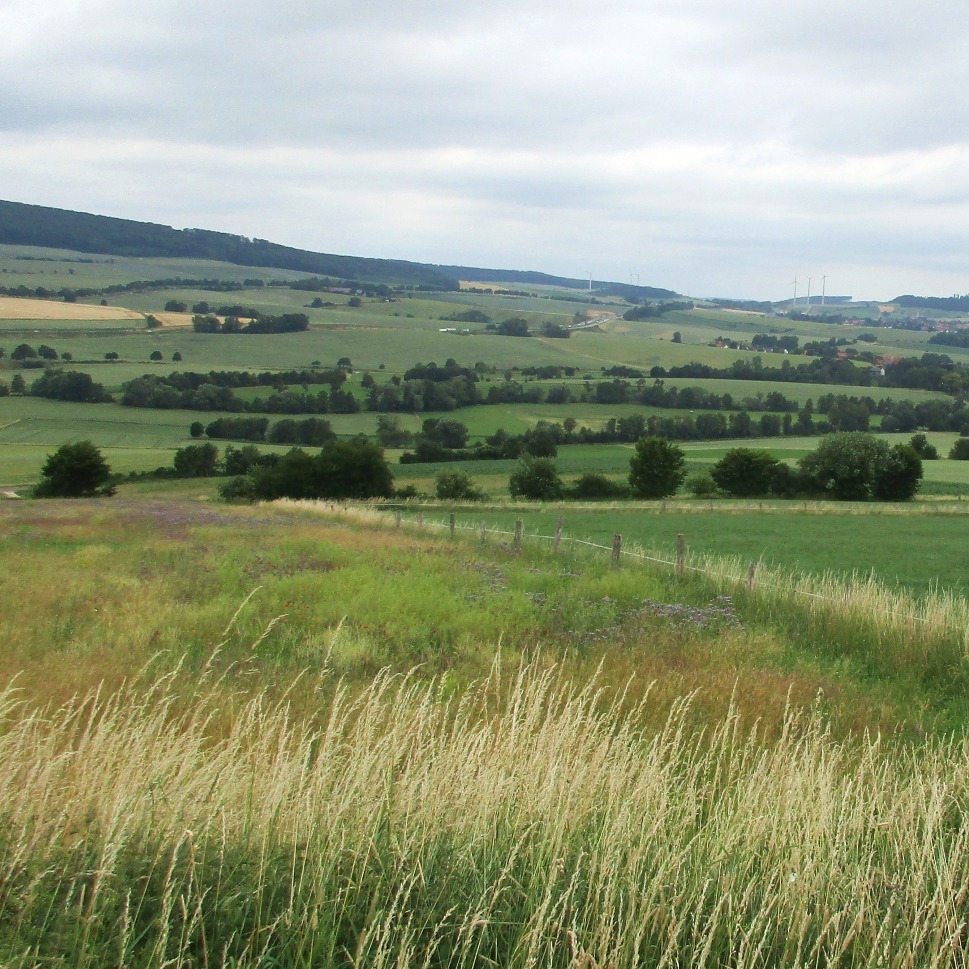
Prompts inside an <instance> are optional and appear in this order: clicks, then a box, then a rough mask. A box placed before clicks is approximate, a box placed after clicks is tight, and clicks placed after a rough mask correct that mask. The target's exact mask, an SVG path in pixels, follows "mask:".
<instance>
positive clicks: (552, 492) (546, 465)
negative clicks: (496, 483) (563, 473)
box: [508, 454, 563, 501]
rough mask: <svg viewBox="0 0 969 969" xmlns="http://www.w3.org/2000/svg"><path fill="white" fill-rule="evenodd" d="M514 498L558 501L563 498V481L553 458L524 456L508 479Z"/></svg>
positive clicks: (509, 488)
mask: <svg viewBox="0 0 969 969" xmlns="http://www.w3.org/2000/svg"><path fill="white" fill-rule="evenodd" d="M508 490H509V492H510V493H511V496H512V498H532V499H534V500H536V501H557V500H558V499H559V498H561V497H562V493H563V487H562V479H561V478H560V477H559V473H558V470H557V469H556V467H555V462H554V461H553V460H552V459H551V458H535V457H532V456H531V455H530V454H526V455H523V456H522V457H521V458H520V459H519V461H518V465H517V467H516V468H515V470H514V471H513V472H512V473H511V477H510V478H509V479H508Z"/></svg>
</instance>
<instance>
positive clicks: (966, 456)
mask: <svg viewBox="0 0 969 969" xmlns="http://www.w3.org/2000/svg"><path fill="white" fill-rule="evenodd" d="M949 460H950V461H969V437H960V438H959V439H958V440H957V441H956V442H955V444H953V445H952V448H951V450H950V451H949Z"/></svg>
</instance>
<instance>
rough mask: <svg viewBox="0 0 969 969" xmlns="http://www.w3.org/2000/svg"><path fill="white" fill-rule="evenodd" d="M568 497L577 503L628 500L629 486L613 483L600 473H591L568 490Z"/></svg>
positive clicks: (618, 482)
mask: <svg viewBox="0 0 969 969" xmlns="http://www.w3.org/2000/svg"><path fill="white" fill-rule="evenodd" d="M566 497H567V498H574V499H576V500H577V501H609V500H611V499H616V498H628V497H629V486H628V485H625V484H623V483H622V482H621V481H612V480H611V479H610V478H607V477H606V476H605V475H604V474H601V473H600V472H598V471H589V472H587V473H586V474H584V475H582V477H581V478H579V479H578V480H577V481H575V482H573V483H572V485H571V486H570V487H569V488H568V489H566Z"/></svg>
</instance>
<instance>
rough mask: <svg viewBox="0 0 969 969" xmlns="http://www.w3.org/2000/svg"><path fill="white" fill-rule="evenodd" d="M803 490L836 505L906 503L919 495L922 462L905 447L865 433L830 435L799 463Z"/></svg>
mask: <svg viewBox="0 0 969 969" xmlns="http://www.w3.org/2000/svg"><path fill="white" fill-rule="evenodd" d="M800 469H801V482H802V486H803V487H804V488H805V489H806V490H807V491H808V492H810V493H813V494H817V495H822V496H824V497H828V498H834V499H837V500H839V501H868V500H871V499H872V498H880V499H883V500H890V501H907V500H909V499H910V498H913V497H914V496H915V493H916V492H917V491H918V486H919V481H920V479H921V477H922V459H921V458H920V457H919V456H918V454H917V453H916V452H915V450H914V449H913V448H911V447H909V446H908V445H906V444H899V445H896V446H895V447H894V448H889V446H888V444H887V443H886V442H885V441H883V440H881V439H879V438H876V437H873V436H872V435H871V434H867V433H865V432H864V431H850V432H847V433H841V434H831V435H829V436H828V437H826V438H824V439H823V440H822V441H821V443H820V444H819V445H818V446H817V448H816V449H815V450H814V451H812V452H811V454H808V455H805V457H803V458H801V461H800Z"/></svg>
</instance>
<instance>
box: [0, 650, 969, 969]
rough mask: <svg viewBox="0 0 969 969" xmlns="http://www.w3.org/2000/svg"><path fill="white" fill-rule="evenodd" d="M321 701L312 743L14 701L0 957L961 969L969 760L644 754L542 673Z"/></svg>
mask: <svg viewBox="0 0 969 969" xmlns="http://www.w3.org/2000/svg"><path fill="white" fill-rule="evenodd" d="M324 693H325V694H326V696H327V697H328V699H327V700H326V701H323V700H322V699H321V709H320V711H319V715H318V717H317V718H316V719H315V721H314V722H312V723H310V722H307V721H305V720H298V719H296V718H295V717H294V716H293V715H292V713H291V712H290V711H289V709H288V708H287V705H286V703H285V701H282V702H270V701H269V700H268V699H267V698H266V697H265V696H257V697H255V698H251V699H242V698H239V700H238V703H237V705H236V708H235V710H234V716H233V717H232V718H231V719H228V720H227V718H226V717H225V716H224V706H225V704H226V702H227V701H226V699H225V692H224V689H223V685H222V684H220V683H218V682H215V681H214V680H213V681H212V682H208V681H206V679H205V678H204V677H203V679H202V681H201V682H199V681H195V683H194V684H192V683H190V682H189V681H188V680H187V679H186V678H185V677H184V676H183V675H181V674H179V673H177V672H176V673H172V674H169V675H167V676H163V677H160V678H158V679H156V680H155V681H154V682H149V683H135V684H132V685H131V686H129V687H126V688H125V689H123V690H121V691H118V692H116V693H114V694H112V695H92V696H87V697H83V698H80V699H78V700H77V701H74V702H72V703H70V704H67V705H65V706H63V707H61V708H58V709H51V710H49V711H47V712H45V713H44V714H37V713H31V712H30V711H29V710H28V709H27V708H26V707H22V706H21V705H20V704H19V702H18V700H17V697H16V692H15V691H14V690H7V691H5V692H4V693H3V694H2V696H0V716H2V735H0V762H2V763H3V765H4V771H3V772H2V774H0V818H2V820H3V825H2V832H3V833H2V835H0V961H2V963H3V964H4V965H7V966H18V967H26V966H40V965H44V966H46V965H71V966H125V967H129V966H130V967H142V966H144V967H149V966H150V967H159V969H160V967H162V966H239V967H241V966H266V967H268V966H274V967H278V966H284V967H288V966H307V967H308V966H348V967H349V966H373V967H389V966H394V967H411V966H415V967H416V966H422V967H425V966H456V967H472V966H474V967H479V966H502V967H526V966H536V967H539V966H541V967H545V966H561V967H569V969H579V967H586V969H591V967H606V966H610V967H617V969H618V967H626V966H630V967H631V966H644V967H645V966H649V967H660V966H691V967H693V966H696V967H700V966H723V965H734V966H770V965H778V966H780V965H783V966H829V965H844V966H849V965H850V966H872V967H874V966H948V965H952V966H955V965H962V964H963V960H964V957H965V952H964V947H965V944H966V919H967V914H969V909H967V901H969V850H967V847H969V846H967V826H966V823H965V820H964V808H965V805H966V797H967V794H969V783H967V779H969V744H966V743H956V742H950V743H938V744H932V745H927V746H924V747H921V748H919V749H918V750H899V749H890V748H887V747H886V746H885V745H884V744H883V743H882V742H881V741H880V740H879V739H878V738H877V737H868V738H865V739H864V740H861V741H855V742H837V741H835V740H833V739H832V738H831V736H830V735H829V734H827V733H826V731H825V728H824V726H823V723H822V722H821V719H820V718H819V717H816V716H815V717H811V716H809V717H807V718H803V719H800V718H798V717H797V716H795V715H793V714H792V715H791V716H790V717H789V718H788V721H787V724H786V727H785V729H784V731H783V734H782V735H781V737H780V738H779V739H777V740H774V741H770V742H765V741H764V740H763V739H762V738H761V737H759V736H758V733H757V731H756V729H755V730H746V731H745V730H743V729H741V727H740V726H739V721H738V719H737V718H736V717H734V716H728V717H727V718H725V719H724V720H723V721H722V722H720V723H718V724H715V725H713V726H712V727H710V728H709V729H706V730H700V729H698V728H694V727H690V726H689V723H690V719H689V716H688V713H689V701H688V700H684V701H683V702H682V703H681V704H680V705H678V706H677V707H676V708H675V709H674V711H673V712H672V713H671V715H670V716H669V718H668V720H667V722H666V724H665V727H664V728H663V729H661V730H660V731H658V732H656V733H650V734H646V733H643V732H642V731H641V729H640V727H639V726H638V724H639V723H641V722H642V721H643V720H644V719H647V718H645V717H643V715H642V713H643V711H642V710H638V709H633V710H631V711H629V710H627V711H626V712H620V711H622V710H624V702H623V698H622V697H621V696H618V695H617V696H614V697H611V698H610V697H608V696H605V695H603V693H602V691H601V690H600V689H599V688H598V687H597V686H596V685H595V683H593V684H592V685H589V686H586V687H584V688H582V689H576V688H574V687H572V686H571V685H570V684H569V683H568V682H566V681H565V680H564V679H563V678H562V677H561V676H558V675H556V674H555V673H554V672H549V671H547V670H546V671H541V670H538V669H537V668H532V667H528V666H525V667H521V668H518V669H516V670H512V671H502V670H501V669H500V666H498V665H496V667H495V670H494V672H493V674H492V675H491V677H490V678H488V679H487V680H485V681H484V682H481V683H480V684H479V685H478V686H477V687H476V688H475V689H472V690H469V691H466V692H464V693H462V695H461V697H460V698H453V697H449V689H448V686H447V681H446V680H444V679H439V680H435V681H433V682H430V683H428V682H426V681H425V682H418V681H417V680H416V679H414V678H410V677H407V676H403V677H392V676H389V675H388V676H381V677H379V678H378V679H377V680H376V681H375V682H374V683H373V685H372V686H371V688H370V689H369V690H368V691H366V692H365V693H363V694H362V695H360V694H357V695H351V694H350V693H349V692H347V691H345V690H342V689H339V688H336V689H332V688H328V689H326V690H325V691H321V697H322V696H323V694H324ZM649 702H650V700H649V698H648V696H647V698H646V699H645V700H643V701H642V703H643V704H645V705H648V704H649Z"/></svg>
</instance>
